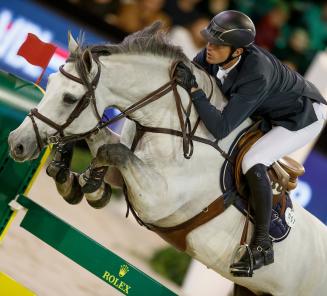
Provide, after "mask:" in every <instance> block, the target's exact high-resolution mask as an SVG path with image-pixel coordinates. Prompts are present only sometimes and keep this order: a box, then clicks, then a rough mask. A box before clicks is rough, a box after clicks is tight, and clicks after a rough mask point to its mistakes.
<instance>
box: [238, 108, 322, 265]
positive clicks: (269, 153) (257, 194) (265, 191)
mask: <svg viewBox="0 0 327 296" xmlns="http://www.w3.org/2000/svg"><path fill="white" fill-rule="evenodd" d="M314 108H315V111H316V115H317V118H318V121H316V122H314V123H312V124H311V125H309V126H307V127H305V128H303V129H301V130H298V131H290V130H288V129H286V128H283V127H280V126H277V127H274V128H273V129H272V130H271V131H269V132H268V133H267V134H265V135H264V136H263V137H262V138H261V139H259V140H258V141H257V142H256V143H255V144H254V145H253V146H252V147H251V148H250V150H249V151H248V152H247V153H246V155H245V156H244V159H243V162H242V171H243V174H244V175H245V176H246V180H247V182H248V185H249V187H250V193H251V196H250V203H251V206H252V207H253V210H254V213H255V232H254V237H253V239H252V241H251V249H252V250H254V249H256V246H257V245H260V244H259V243H258V242H264V243H261V244H263V246H262V247H263V249H264V248H267V250H269V252H270V254H266V255H273V251H272V247H270V242H269V236H268V229H269V228H268V227H269V221H270V215H271V203H272V193H271V187H270V182H269V179H268V177H267V174H266V167H269V166H270V165H271V164H272V163H273V162H275V161H277V160H279V159H280V158H282V157H283V156H285V155H288V154H290V153H292V152H293V151H296V150H297V149H299V148H301V147H303V146H304V145H306V144H307V143H309V142H311V141H313V140H314V139H315V138H316V137H317V136H318V135H319V133H320V132H321V130H322V128H323V126H324V123H325V120H326V119H327V111H326V106H324V105H320V104H314ZM259 249H260V250H261V248H259ZM270 250H271V251H270ZM256 253H257V252H256ZM260 253H261V255H260ZM245 258H246V257H244V258H243V262H241V265H239V264H238V263H237V264H236V266H235V264H234V267H236V269H238V268H239V269H240V270H243V268H245V269H247V268H246V267H248V265H246V264H248V262H247V263H246V262H244V259H245ZM254 259H255V262H254V269H256V268H259V267H260V266H262V265H263V264H267V263H272V262H273V260H272V259H270V260H266V262H265V260H264V259H265V254H264V253H262V252H259V254H256V258H254ZM266 259H267V258H266ZM268 259H269V258H268ZM256 261H257V262H258V263H257V262H256Z"/></svg>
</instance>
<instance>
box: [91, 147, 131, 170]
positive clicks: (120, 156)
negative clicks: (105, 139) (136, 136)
mask: <svg viewBox="0 0 327 296" xmlns="http://www.w3.org/2000/svg"><path fill="white" fill-rule="evenodd" d="M130 155H132V152H131V151H130V150H129V149H128V148H127V147H126V146H125V145H123V144H121V143H118V144H105V145H102V146H101V147H100V148H99V149H98V152H97V156H96V162H97V166H99V165H112V166H120V165H124V164H125V163H126V162H127V160H128V159H129V156H130Z"/></svg>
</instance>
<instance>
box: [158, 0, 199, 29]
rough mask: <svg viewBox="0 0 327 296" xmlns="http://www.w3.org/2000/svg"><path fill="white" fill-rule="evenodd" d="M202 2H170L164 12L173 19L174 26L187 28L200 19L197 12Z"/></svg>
mask: <svg viewBox="0 0 327 296" xmlns="http://www.w3.org/2000/svg"><path fill="white" fill-rule="evenodd" d="M199 2H200V0H176V1H175V0H168V1H166V5H165V7H164V10H165V11H166V13H167V14H168V15H169V16H170V17H171V18H172V23H173V25H174V26H186V25H187V24H189V23H190V22H192V21H194V20H195V19H197V18H198V17H199V13H198V12H197V10H196V6H197V4H198V3H199Z"/></svg>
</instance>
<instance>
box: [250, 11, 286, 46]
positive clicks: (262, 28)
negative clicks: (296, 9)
mask: <svg viewBox="0 0 327 296" xmlns="http://www.w3.org/2000/svg"><path fill="white" fill-rule="evenodd" d="M288 16H289V13H288V9H287V7H286V6H285V5H278V6H276V7H275V8H274V9H272V10H271V11H270V12H269V13H268V14H267V15H265V16H264V17H263V18H262V19H261V20H260V21H259V23H258V24H257V26H256V30H257V35H256V44H258V45H259V46H261V47H263V48H266V49H267V50H269V51H271V50H272V49H273V48H274V46H275V44H276V40H277V38H278V37H279V35H280V32H281V28H282V27H283V26H284V24H285V23H286V21H287V19H288Z"/></svg>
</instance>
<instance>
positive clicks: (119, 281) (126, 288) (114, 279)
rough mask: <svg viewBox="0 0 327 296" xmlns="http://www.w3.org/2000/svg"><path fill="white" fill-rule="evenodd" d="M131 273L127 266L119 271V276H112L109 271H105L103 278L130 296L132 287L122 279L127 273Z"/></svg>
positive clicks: (121, 267) (122, 266) (123, 266)
mask: <svg viewBox="0 0 327 296" xmlns="http://www.w3.org/2000/svg"><path fill="white" fill-rule="evenodd" d="M128 272H129V268H128V266H127V265H126V264H124V265H121V266H120V269H119V273H118V276H116V275H114V274H112V273H111V272H109V271H107V270H106V271H105V272H104V274H103V276H102V278H103V279H104V280H105V281H106V282H108V283H109V284H111V285H112V286H114V287H116V288H117V289H119V290H120V291H122V292H123V293H124V294H126V295H128V292H129V290H130V289H131V286H130V285H128V284H126V283H125V282H124V281H123V280H122V279H121V278H123V277H124V276H125V275H126V274H127V273H128Z"/></svg>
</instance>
